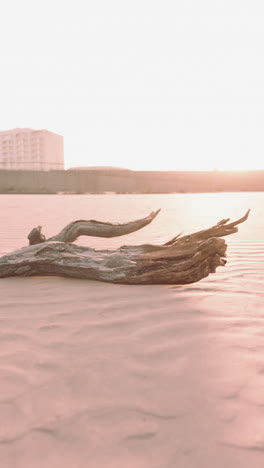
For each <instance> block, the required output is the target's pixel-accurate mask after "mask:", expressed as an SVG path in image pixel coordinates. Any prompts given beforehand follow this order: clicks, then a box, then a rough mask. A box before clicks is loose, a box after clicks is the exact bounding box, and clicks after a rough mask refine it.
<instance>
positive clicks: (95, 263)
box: [0, 210, 249, 284]
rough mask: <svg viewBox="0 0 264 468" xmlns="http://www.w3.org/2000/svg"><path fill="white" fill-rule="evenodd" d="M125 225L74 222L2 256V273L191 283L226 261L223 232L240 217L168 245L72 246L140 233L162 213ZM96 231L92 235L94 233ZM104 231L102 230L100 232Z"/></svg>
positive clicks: (232, 229) (228, 231)
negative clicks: (87, 238) (84, 239)
mask: <svg viewBox="0 0 264 468" xmlns="http://www.w3.org/2000/svg"><path fill="white" fill-rule="evenodd" d="M158 212H159V210H158V211H156V212H152V213H151V214H150V215H149V216H148V217H146V218H143V219H141V220H137V221H133V222H131V223H127V224H111V223H100V222H97V221H76V222H73V223H70V224H69V225H68V226H66V227H65V228H64V229H63V230H62V231H61V232H60V233H59V234H58V235H56V236H54V237H52V238H50V239H48V240H47V241H44V242H43V241H42V242H41V243H38V244H34V245H30V246H28V247H24V248H23V249H21V250H18V251H16V252H13V253H11V254H9V255H5V256H3V257H1V258H0V277H1V278H3V277H7V276H33V275H38V276H40V275H51V276H66V277H72V278H84V279H91V280H98V281H106V282H111V283H124V284H187V283H194V282H197V281H199V280H201V279H202V278H204V277H206V276H208V275H209V274H210V273H214V272H215V271H216V268H217V267H218V266H224V265H225V263H226V260H225V257H226V247H227V246H226V243H225V241H224V239H222V237H223V236H226V235H229V234H233V233H235V232H237V229H238V228H237V226H238V225H239V224H241V223H243V222H244V221H246V220H247V218H248V215H249V210H248V211H247V213H246V214H245V216H243V217H242V218H240V219H238V220H237V221H234V222H231V223H228V221H229V219H223V220H221V221H220V222H219V223H217V224H216V225H214V226H212V227H210V228H209V229H204V230H202V231H199V232H194V233H193V234H190V235H187V236H182V237H181V236H176V237H174V238H173V239H171V240H170V241H169V242H167V243H166V244H163V245H160V246H157V245H151V244H144V245H139V246H122V247H120V248H119V249H117V250H95V249H91V248H88V247H80V246H77V245H74V244H72V243H71V242H72V241H73V240H75V239H76V238H77V237H78V236H80V235H95V236H99V237H115V236H121V235H123V234H127V233H129V232H133V231H136V230H138V229H141V228H142V227H144V226H146V225H147V224H149V223H150V222H151V221H152V220H153V219H154V218H155V217H156V216H157V214H158ZM92 232H93V233H94V234H91V233H92ZM100 232H101V234H100Z"/></svg>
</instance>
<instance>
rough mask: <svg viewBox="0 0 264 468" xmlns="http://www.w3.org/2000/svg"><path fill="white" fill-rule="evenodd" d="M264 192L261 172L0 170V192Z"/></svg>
mask: <svg viewBox="0 0 264 468" xmlns="http://www.w3.org/2000/svg"><path fill="white" fill-rule="evenodd" d="M219 191H220V192H233V191H237V192H241V191H242V192H243V191H264V171H241V172H236V171H223V172H221V171H204V172H196V171H185V172H184V171H179V172H177V171H129V170H114V169H111V170H79V171H78V170H74V171H19V170H17V171H6V170H1V171H0V193H58V192H64V193H105V192H116V193H177V192H195V193H196V192H197V193H199V192H219Z"/></svg>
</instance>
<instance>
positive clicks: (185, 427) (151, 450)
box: [0, 206, 264, 468]
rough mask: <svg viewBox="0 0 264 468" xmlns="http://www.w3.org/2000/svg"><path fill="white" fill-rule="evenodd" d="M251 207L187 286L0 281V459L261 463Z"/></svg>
mask: <svg viewBox="0 0 264 468" xmlns="http://www.w3.org/2000/svg"><path fill="white" fill-rule="evenodd" d="M246 208H248V206H246ZM240 213H241V212H240ZM241 214H243V213H241ZM254 216H255V215H253V216H252V218H251V220H249V221H248V224H249V226H248V227H247V228H245V229H244V232H243V229H242V228H241V231H242V234H240V233H238V234H236V235H234V236H230V239H227V242H228V244H229V258H228V259H229V263H228V264H227V266H226V267H225V268H220V269H219V271H218V272H217V273H216V274H215V275H212V276H210V277H209V278H206V279H204V280H202V281H201V282H199V283H196V284H193V285H188V286H126V285H112V284H106V283H100V282H94V281H85V280H74V279H65V278H48V277H33V278H6V279H2V280H1V281H0V323H1V334H0V336H1V339H0V376H1V385H0V414H1V424H0V466H1V467H3V468H35V467H38V468H58V467H61V466H63V467H65V468H87V467H89V468H119V467H120V468H132V467H133V468H176V467H177V468H209V467H210V468H211V467H215V468H222V467H223V466H225V467H226V468H248V467H249V466H252V467H254V468H262V467H263V464H264V417H263V416H264V415H263V407H264V397H263V395H264V360H263V330H264V328H263V325H264V315H263V299H264V292H263V260H264V249H263V238H262V236H261V235H260V230H259V229H257V228H254V231H252V226H253V225H255V224H254V223H255V221H254V219H256V218H254ZM250 223H251V224H250Z"/></svg>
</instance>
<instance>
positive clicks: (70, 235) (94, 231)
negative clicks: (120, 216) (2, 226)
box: [28, 210, 160, 245]
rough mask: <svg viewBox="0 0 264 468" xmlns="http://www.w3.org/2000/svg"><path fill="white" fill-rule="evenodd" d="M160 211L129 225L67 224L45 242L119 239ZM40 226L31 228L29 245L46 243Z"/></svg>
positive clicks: (99, 222)
mask: <svg viewBox="0 0 264 468" xmlns="http://www.w3.org/2000/svg"><path fill="white" fill-rule="evenodd" d="M159 212H160V210H157V211H152V212H151V213H150V214H149V215H148V216H146V217H145V218H141V219H137V220H136V221H130V223H124V224H119V223H104V222H101V221H95V220H94V219H91V220H89V221H86V220H83V219H80V220H78V221H73V222H72V223H69V224H67V226H65V228H63V229H62V230H61V231H60V232H59V234H56V236H52V237H50V238H49V239H47V241H58V242H74V241H75V240H76V239H78V237H80V236H93V237H119V236H124V235H125V234H130V233H131V232H135V231H138V230H139V229H142V228H143V227H144V226H147V225H148V224H149V223H151V221H153V219H154V218H156V216H157V215H158V214H159ZM41 229H42V227H41V226H38V227H37V228H33V229H32V231H30V233H29V235H28V239H29V245H33V244H39V243H42V242H45V241H46V237H45V236H44V234H42V233H41Z"/></svg>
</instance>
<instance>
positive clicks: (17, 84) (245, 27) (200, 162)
mask: <svg viewBox="0 0 264 468" xmlns="http://www.w3.org/2000/svg"><path fill="white" fill-rule="evenodd" d="M0 14H1V27H0V44H1V46H0V47H1V70H0V82H1V87H0V103H1V111H0V130H7V129H11V128H15V127H30V128H35V129H41V128H45V129H48V130H51V131H53V132H56V133H59V134H61V135H63V136H64V145H65V163H66V168H68V167H72V166H119V167H127V168H129V169H136V170H186V169H190V170H211V169H216V168H217V169H264V131H263V130H264V2H263V0H259V1H256V0H247V1H245V0H193V1H191V0H171V1H167V0H162V1H155V0H133V1H126V0H75V1H69V0H64V1H63V0H45V1H43V2H38V1H36V0H23V1H21V0H5V1H4V0H3V1H2V2H1V6H0Z"/></svg>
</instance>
